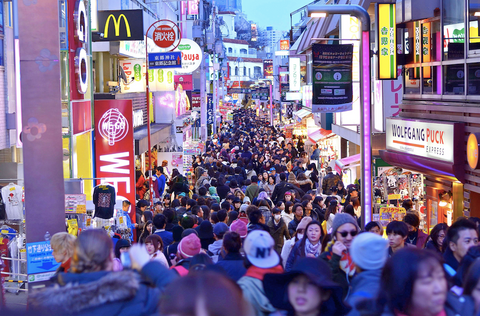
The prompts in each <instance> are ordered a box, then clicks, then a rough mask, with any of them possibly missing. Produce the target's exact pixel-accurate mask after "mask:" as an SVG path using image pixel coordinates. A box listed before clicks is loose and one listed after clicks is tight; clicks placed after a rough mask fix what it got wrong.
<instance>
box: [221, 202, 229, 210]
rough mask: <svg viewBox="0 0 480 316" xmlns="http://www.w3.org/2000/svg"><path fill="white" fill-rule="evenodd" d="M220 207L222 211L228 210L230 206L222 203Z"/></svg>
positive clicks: (227, 203)
mask: <svg viewBox="0 0 480 316" xmlns="http://www.w3.org/2000/svg"><path fill="white" fill-rule="evenodd" d="M220 207H221V208H222V209H224V210H230V208H231V205H230V203H229V202H227V201H223V202H222V204H220Z"/></svg>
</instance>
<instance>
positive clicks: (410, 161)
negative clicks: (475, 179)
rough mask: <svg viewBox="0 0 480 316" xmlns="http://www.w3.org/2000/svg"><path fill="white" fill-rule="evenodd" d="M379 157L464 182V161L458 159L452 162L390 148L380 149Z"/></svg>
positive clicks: (433, 174) (389, 161)
mask: <svg viewBox="0 0 480 316" xmlns="http://www.w3.org/2000/svg"><path fill="white" fill-rule="evenodd" d="M380 157H381V158H382V159H383V160H384V161H385V162H387V163H388V164H390V165H392V166H397V167H402V168H405V169H409V170H414V171H418V172H420V173H424V174H429V175H432V176H437V177H443V178H448V179H450V180H453V181H456V180H458V181H460V182H462V183H464V182H465V163H464V160H461V159H459V162H458V163H456V164H452V163H450V162H444V161H440V160H436V159H431V158H426V157H420V156H414V155H409V154H406V153H397V152H394V151H390V150H380Z"/></svg>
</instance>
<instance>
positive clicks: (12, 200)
mask: <svg viewBox="0 0 480 316" xmlns="http://www.w3.org/2000/svg"><path fill="white" fill-rule="evenodd" d="M22 196H23V190H22V187H21V186H19V185H16V184H14V183H9V184H8V185H7V186H5V187H3V188H2V200H3V203H4V204H5V211H6V213H7V219H23V200H22Z"/></svg>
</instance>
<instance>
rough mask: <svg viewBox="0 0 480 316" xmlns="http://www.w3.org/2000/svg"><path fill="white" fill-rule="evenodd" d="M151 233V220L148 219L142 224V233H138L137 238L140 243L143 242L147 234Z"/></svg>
mask: <svg viewBox="0 0 480 316" xmlns="http://www.w3.org/2000/svg"><path fill="white" fill-rule="evenodd" d="M151 234H153V221H151V220H148V221H147V222H146V223H145V226H143V231H142V234H141V235H140V237H139V238H138V242H139V243H141V244H144V243H145V239H146V238H147V237H148V236H150V235H151Z"/></svg>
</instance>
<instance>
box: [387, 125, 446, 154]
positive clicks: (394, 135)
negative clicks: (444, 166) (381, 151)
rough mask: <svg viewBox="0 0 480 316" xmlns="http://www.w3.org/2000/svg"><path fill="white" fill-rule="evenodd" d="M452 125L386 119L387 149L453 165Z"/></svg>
mask: <svg viewBox="0 0 480 316" xmlns="http://www.w3.org/2000/svg"><path fill="white" fill-rule="evenodd" d="M453 133H454V125H453V124H439V123H433V122H428V121H424V122H421V121H413V120H402V119H394V118H387V123H386V134H387V135H386V139H387V149H391V150H394V151H400V152H405V153H408V154H410V155H415V156H421V157H425V158H432V159H436V160H442V161H447V162H451V163H453V148H454V144H453V139H454V135H453Z"/></svg>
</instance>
